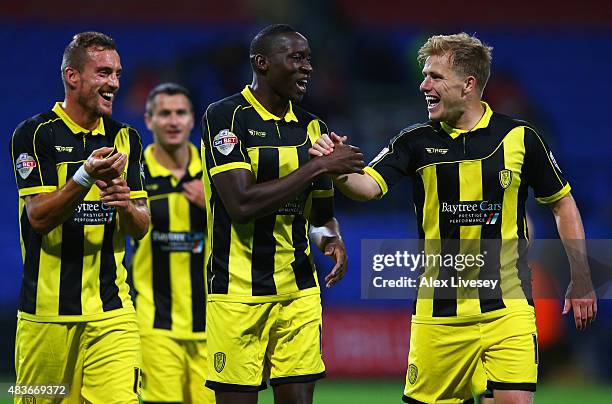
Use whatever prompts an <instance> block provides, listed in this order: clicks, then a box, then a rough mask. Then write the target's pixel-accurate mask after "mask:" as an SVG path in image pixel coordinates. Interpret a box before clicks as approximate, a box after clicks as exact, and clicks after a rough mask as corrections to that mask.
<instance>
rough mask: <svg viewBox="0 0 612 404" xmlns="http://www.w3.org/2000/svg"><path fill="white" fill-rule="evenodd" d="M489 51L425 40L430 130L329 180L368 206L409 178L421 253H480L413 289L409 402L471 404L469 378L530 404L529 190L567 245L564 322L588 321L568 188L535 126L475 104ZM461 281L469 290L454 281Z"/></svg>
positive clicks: (448, 40)
mask: <svg viewBox="0 0 612 404" xmlns="http://www.w3.org/2000/svg"><path fill="white" fill-rule="evenodd" d="M491 51H492V48H490V47H488V46H486V45H484V44H483V43H482V42H481V41H480V40H479V39H478V38H475V37H473V36H469V35H467V34H465V33H460V34H456V35H436V36H432V37H431V38H429V39H428V40H427V42H426V43H425V44H423V46H422V47H421V48H420V50H419V54H418V61H419V63H420V64H421V65H422V66H423V81H422V82H421V85H420V90H421V92H422V93H423V94H424V96H425V101H426V103H427V112H428V115H429V121H427V122H424V123H419V124H415V125H412V126H409V127H407V128H406V129H403V130H402V131H401V132H400V133H399V134H398V135H397V136H395V137H394V138H393V139H391V141H390V143H389V145H388V146H387V147H386V148H384V149H383V150H382V151H381V153H380V154H379V155H378V156H377V157H376V158H374V160H372V162H370V164H369V166H368V167H366V168H365V170H364V171H365V175H358V174H349V175H347V176H340V177H337V178H335V179H334V182H335V184H336V185H337V186H338V188H339V189H340V190H341V191H342V192H343V193H344V194H346V195H348V196H349V197H352V198H354V199H357V200H371V199H375V198H381V197H383V196H384V195H385V194H386V193H387V192H388V190H389V189H390V188H391V187H392V186H393V185H395V184H397V183H398V182H399V181H400V180H401V179H402V178H404V177H410V178H411V179H412V181H413V195H414V207H415V211H416V216H417V223H418V231H419V237H420V238H421V239H424V240H425V242H424V246H425V248H427V249H428V250H431V251H432V252H433V251H437V252H441V253H452V254H460V253H465V252H466V251H470V250H474V252H476V253H481V252H482V253H483V254H484V255H486V259H485V260H484V264H483V265H482V266H478V265H475V266H470V267H466V268H459V266H458V265H456V264H455V265H443V264H437V265H425V266H424V268H423V269H424V272H423V273H422V274H421V279H433V280H436V281H437V282H438V284H437V285H430V284H428V285H422V287H421V288H419V291H418V295H417V299H416V302H415V310H414V312H413V316H412V328H411V335H410V353H409V355H408V372H407V375H406V387H405V389H404V397H403V399H404V401H405V402H407V403H464V402H465V403H467V402H472V398H471V395H472V393H471V391H470V390H471V389H470V383H471V380H472V378H473V377H474V376H475V377H476V378H477V379H478V380H480V379H482V378H485V377H486V380H487V381H486V385H487V387H488V389H489V390H491V391H492V392H493V395H494V399H495V402H496V403H504V404H505V403H512V404H526V403H531V402H532V401H533V392H534V391H535V389H536V381H537V370H538V347H537V330H536V325H535V314H534V308H533V300H532V296H531V282H530V269H529V267H528V266H527V259H526V249H525V248H522V249H520V248H519V245H522V246H524V245H526V242H527V239H528V230H527V224H526V218H525V202H526V199H527V195H528V188H529V187H531V188H532V189H533V191H534V194H535V197H536V200H537V201H538V202H539V203H542V204H547V205H549V206H550V207H551V209H552V212H553V214H554V216H555V220H556V223H557V229H558V231H559V236H560V237H561V239H562V240H564V241H567V240H571V242H570V243H571V244H570V243H568V246H570V248H571V250H573V251H570V249H569V248H568V258H569V259H570V261H571V263H572V274H571V275H572V283H571V284H570V286H569V288H568V292H567V295H566V301H565V308H564V314H566V313H568V312H569V311H570V308H571V309H573V311H574V320H575V323H576V328H577V329H578V330H583V329H585V328H586V327H587V326H588V325H589V324H590V323H591V321H593V320H594V318H595V315H596V312H597V302H596V299H595V294H594V292H593V287H592V284H591V279H590V272H589V269H588V264H586V254H585V246H584V237H585V236H584V230H583V226H582V221H581V219H580V213H579V212H578V208H577V207H576V203H575V202H574V199H573V198H572V195H571V193H570V185H569V183H568V182H567V180H566V179H565V178H564V177H563V174H562V173H561V170H560V169H559V166H558V165H557V163H556V162H555V159H554V158H553V155H552V152H551V151H550V149H549V148H548V146H547V144H546V143H545V142H544V140H543V138H542V136H541V135H540V134H539V133H538V132H537V131H536V130H535V129H534V128H533V126H531V125H530V124H528V123H527V122H525V121H520V120H517V119H513V118H511V117H508V116H505V115H502V114H498V113H495V112H493V111H492V110H491V107H490V106H489V105H488V104H487V103H485V102H484V101H482V95H483V91H484V88H485V85H486V83H487V80H488V79H489V74H490V68H491ZM344 140H345V138H341V137H339V136H337V135H335V134H332V137H331V139H330V138H329V137H327V136H325V135H324V136H322V137H321V138H320V139H319V140H318V141H317V142H318V143H315V148H314V149H313V150H311V154H313V155H321V156H326V155H329V153H330V152H331V150H333V148H334V145H336V146H335V147H337V145H338V144H341V143H342V142H343V141H344ZM319 142H320V143H319ZM332 154H333V152H332ZM459 275H461V276H459ZM468 276H469V277H470V279H471V280H469V281H467V282H468V283H467V284H466V281H465V279H463V280H462V281H461V282H459V281H460V278H467V277H468ZM478 280H490V281H491V284H492V283H493V281H496V282H495V286H494V287H493V288H490V287H480V288H479V287H474V286H472V287H470V286H469V285H470V284H473V283H472V281H478ZM449 281H450V282H449ZM461 285H463V286H461ZM466 285H467V286H468V287H465V286H466ZM489 285H490V284H489ZM423 286H425V287H423ZM483 286H484V285H483ZM483 369H484V373H486V376H483V375H482V372H483ZM482 384H483V385H482V386H478V387H479V389H483V387H484V382H482Z"/></svg>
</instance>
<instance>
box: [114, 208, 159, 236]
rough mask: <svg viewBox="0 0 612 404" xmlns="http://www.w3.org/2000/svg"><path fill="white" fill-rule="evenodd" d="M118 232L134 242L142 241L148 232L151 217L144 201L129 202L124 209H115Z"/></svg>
mask: <svg viewBox="0 0 612 404" xmlns="http://www.w3.org/2000/svg"><path fill="white" fill-rule="evenodd" d="M117 211H118V212H119V228H120V230H121V231H122V232H123V233H124V234H127V235H129V236H131V237H132V238H134V239H136V240H140V239H142V238H143V237H144V236H145V234H147V231H148V230H149V223H150V220H151V215H150V213H149V208H148V207H147V202H146V200H145V199H134V200H131V201H130V202H129V203H128V205H127V207H126V208H117Z"/></svg>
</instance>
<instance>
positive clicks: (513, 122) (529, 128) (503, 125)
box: [490, 112, 537, 135]
mask: <svg viewBox="0 0 612 404" xmlns="http://www.w3.org/2000/svg"><path fill="white" fill-rule="evenodd" d="M490 126H491V129H492V130H494V131H497V132H501V133H503V134H504V135H505V134H507V133H508V132H510V131H511V130H513V129H515V128H519V127H524V128H525V134H526V135H527V133H529V134H536V133H537V130H536V129H535V126H533V125H532V124H531V123H529V122H527V121H525V120H523V119H518V118H515V117H512V116H509V115H504V114H500V113H498V112H493V115H492V116H491V122H490Z"/></svg>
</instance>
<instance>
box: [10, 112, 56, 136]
mask: <svg viewBox="0 0 612 404" xmlns="http://www.w3.org/2000/svg"><path fill="white" fill-rule="evenodd" d="M57 119H59V117H58V116H57V115H56V114H55V113H54V112H53V111H47V112H43V113H42V114H38V115H34V116H33V117H30V118H28V119H26V120H25V121H22V122H20V123H19V125H17V127H16V128H15V132H14V136H17V137H24V136H33V135H34V133H35V132H36V131H38V130H40V129H41V128H44V127H45V126H46V125H48V124H50V123H52V122H54V121H55V120H57Z"/></svg>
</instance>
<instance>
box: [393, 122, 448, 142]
mask: <svg viewBox="0 0 612 404" xmlns="http://www.w3.org/2000/svg"><path fill="white" fill-rule="evenodd" d="M439 130H440V124H439V123H437V122H433V121H427V122H420V123H415V124H414V125H410V126H407V127H405V128H404V129H402V130H400V131H399V133H398V134H397V135H395V136H394V137H393V138H392V139H391V141H390V142H389V143H390V144H395V143H397V142H400V143H410V142H414V141H417V140H419V139H422V138H423V137H425V136H427V135H431V134H434V133H437V132H438V131H439Z"/></svg>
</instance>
